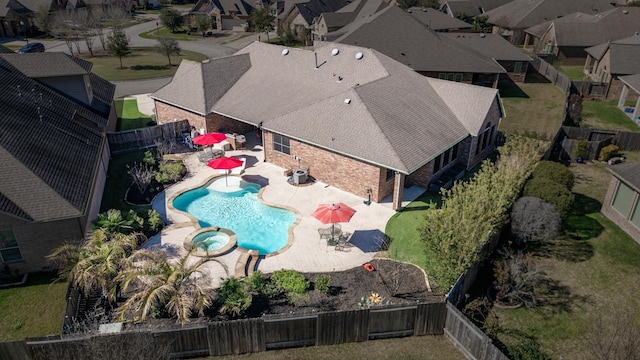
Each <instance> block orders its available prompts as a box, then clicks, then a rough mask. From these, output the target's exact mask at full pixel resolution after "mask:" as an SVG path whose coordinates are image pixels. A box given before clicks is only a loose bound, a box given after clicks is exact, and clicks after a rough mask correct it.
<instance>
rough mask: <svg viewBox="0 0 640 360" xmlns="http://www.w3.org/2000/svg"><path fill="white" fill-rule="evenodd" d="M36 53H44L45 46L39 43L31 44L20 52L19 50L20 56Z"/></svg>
mask: <svg viewBox="0 0 640 360" xmlns="http://www.w3.org/2000/svg"><path fill="white" fill-rule="evenodd" d="M35 52H44V45H42V43H39V42H35V43H30V44H27V45H25V46H23V47H22V48H21V49H20V50H18V54H26V53H35Z"/></svg>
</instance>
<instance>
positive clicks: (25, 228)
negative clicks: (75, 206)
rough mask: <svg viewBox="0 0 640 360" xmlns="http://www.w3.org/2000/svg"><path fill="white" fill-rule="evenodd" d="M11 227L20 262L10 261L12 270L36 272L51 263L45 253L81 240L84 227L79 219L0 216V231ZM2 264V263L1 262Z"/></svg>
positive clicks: (47, 253)
mask: <svg viewBox="0 0 640 360" xmlns="http://www.w3.org/2000/svg"><path fill="white" fill-rule="evenodd" d="M7 229H11V230H13V233H14V235H15V237H16V240H17V242H18V247H19V248H20V253H21V254H22V259H23V260H22V261H16V262H10V263H8V264H7V265H9V266H10V268H11V271H19V272H21V273H25V272H31V271H39V270H42V269H43V268H44V267H45V266H50V265H51V264H49V263H48V262H47V261H46V258H45V257H46V256H47V255H49V254H50V253H51V252H52V251H53V249H55V248H57V247H58V246H60V245H63V244H64V243H65V242H67V241H71V240H77V239H82V237H83V233H84V229H83V227H82V224H81V221H80V219H79V218H73V219H67V220H60V221H51V222H41V223H31V222H28V221H24V220H20V219H16V218H14V217H9V216H5V215H0V230H7ZM2 266H4V264H2Z"/></svg>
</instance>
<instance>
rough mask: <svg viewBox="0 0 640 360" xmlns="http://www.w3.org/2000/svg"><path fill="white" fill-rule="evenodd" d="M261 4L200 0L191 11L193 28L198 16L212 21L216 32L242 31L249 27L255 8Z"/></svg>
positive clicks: (239, 1) (256, 2) (224, 0)
mask: <svg viewBox="0 0 640 360" xmlns="http://www.w3.org/2000/svg"><path fill="white" fill-rule="evenodd" d="M261 4H262V3H261V1H260V0H258V1H253V2H252V1H243V0H198V2H197V3H196V4H195V5H194V6H193V8H192V9H191V11H189V20H190V22H191V24H192V26H193V25H194V24H195V18H196V17H197V16H207V17H209V18H211V19H212V26H211V28H212V29H214V30H234V29H235V30H240V31H242V30H244V28H245V27H246V26H248V25H249V19H250V18H251V13H252V12H253V9H254V7H255V6H261Z"/></svg>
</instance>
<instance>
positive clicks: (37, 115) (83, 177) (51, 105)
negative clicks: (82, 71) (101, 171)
mask: <svg viewBox="0 0 640 360" xmlns="http://www.w3.org/2000/svg"><path fill="white" fill-rule="evenodd" d="M0 83H1V84H3V86H0V114H1V115H0V168H2V169H3V180H2V181H1V182H0V195H1V196H0V211H3V212H5V213H8V214H11V215H13V216H17V217H20V218H24V219H26V220H34V221H46V220H55V219H60V218H67V217H76V216H80V215H82V214H84V213H85V211H86V207H87V205H88V203H89V201H90V196H91V194H92V188H93V183H94V177H95V172H96V169H97V166H98V164H99V162H100V157H101V151H102V146H103V142H104V141H106V140H105V137H104V134H102V133H101V132H100V131H98V130H95V129H92V128H89V127H87V126H85V125H82V124H81V123H80V122H79V121H76V120H74V116H76V112H77V111H78V110H80V109H81V108H82V107H81V106H79V105H78V104H77V103H75V102H73V101H70V100H69V99H68V98H66V97H64V96H62V95H61V94H60V93H58V92H56V91H54V90H52V89H49V88H48V87H46V86H44V85H42V84H40V83H38V82H37V81H35V80H33V79H30V78H29V77H27V76H25V75H24V74H22V73H20V72H18V71H16V70H15V68H14V67H13V66H11V65H10V64H9V63H8V62H7V61H6V60H5V59H4V58H0Z"/></svg>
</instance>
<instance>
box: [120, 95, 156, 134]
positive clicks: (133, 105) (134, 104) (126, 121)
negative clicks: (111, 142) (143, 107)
mask: <svg viewBox="0 0 640 360" xmlns="http://www.w3.org/2000/svg"><path fill="white" fill-rule="evenodd" d="M115 106H116V113H117V115H118V125H117V126H116V131H125V130H132V129H139V128H142V127H146V126H148V123H149V122H150V121H152V120H153V119H152V118H151V117H150V116H147V115H145V114H143V113H141V112H140V111H139V110H138V101H137V100H136V99H124V100H116V101H115Z"/></svg>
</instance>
